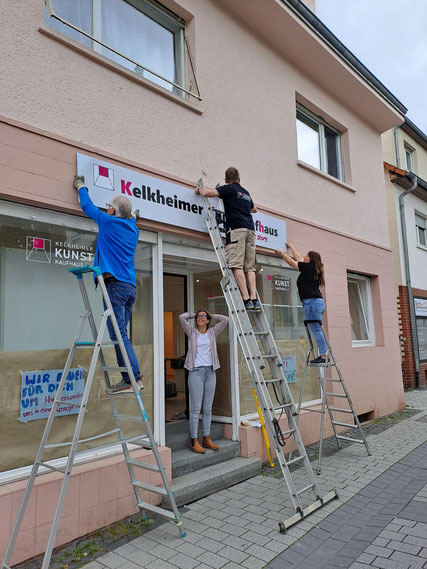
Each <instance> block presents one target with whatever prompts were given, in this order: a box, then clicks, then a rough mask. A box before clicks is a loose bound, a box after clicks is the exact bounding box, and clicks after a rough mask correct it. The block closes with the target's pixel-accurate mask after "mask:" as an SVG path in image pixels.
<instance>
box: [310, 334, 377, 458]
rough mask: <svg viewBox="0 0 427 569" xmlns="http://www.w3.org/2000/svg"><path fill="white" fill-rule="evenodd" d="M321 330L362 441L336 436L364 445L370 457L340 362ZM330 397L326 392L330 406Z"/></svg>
mask: <svg viewBox="0 0 427 569" xmlns="http://www.w3.org/2000/svg"><path fill="white" fill-rule="evenodd" d="M320 328H321V330H322V333H323V336H324V337H325V340H326V345H327V347H328V351H329V353H330V355H331V359H332V362H333V366H332V367H335V369H336V370H337V374H338V378H339V382H340V384H341V386H342V388H343V391H344V394H345V398H346V399H347V402H348V404H349V406H350V410H351V413H352V415H353V419H354V422H355V426H356V428H357V429H358V431H359V434H360V436H361V437H362V440H361V441H360V440H358V439H350V438H349V437H343V436H342V435H339V434H338V435H336V436H337V439H339V440H347V441H348V440H351V441H353V442H357V443H360V444H363V445H364V446H365V449H366V452H367V455H368V456H371V455H372V453H371V451H370V450H369V445H368V441H367V440H366V437H365V434H364V432H363V429H362V425H361V424H360V421H359V418H358V416H357V414H356V411H355V409H354V405H353V402H352V400H351V397H350V393H349V391H348V389H347V386H346V384H345V381H344V378H343V375H342V373H341V370H340V367H339V365H338V362H337V361H336V359H335V355H334V352H333V350H332V347H331V345H330V343H329V338H328V336H327V335H326V332H325V328H324V327H323V324H320ZM334 396H335V397H336V395H335V394H333V395H330V397H334ZM328 397H329V394H328V392H326V390H325V398H326V401H327V403H328V405H329V400H328ZM329 409H330V412H334V411H337V409H336V408H335V406H329ZM337 412H339V411H337ZM334 424H335V425H340V426H345V424H343V423H340V422H338V421H334Z"/></svg>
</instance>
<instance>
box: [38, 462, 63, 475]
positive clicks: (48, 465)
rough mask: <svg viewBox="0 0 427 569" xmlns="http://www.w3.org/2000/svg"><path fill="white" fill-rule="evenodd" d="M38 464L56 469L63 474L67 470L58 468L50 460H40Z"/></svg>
mask: <svg viewBox="0 0 427 569" xmlns="http://www.w3.org/2000/svg"><path fill="white" fill-rule="evenodd" d="M38 464H39V466H44V467H45V468H49V469H50V470H55V471H56V472H61V473H62V474H64V472H65V468H58V467H56V466H52V465H51V464H49V463H48V462H39V463H38Z"/></svg>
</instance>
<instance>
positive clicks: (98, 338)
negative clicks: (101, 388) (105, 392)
mask: <svg viewBox="0 0 427 569" xmlns="http://www.w3.org/2000/svg"><path fill="white" fill-rule="evenodd" d="M94 269H97V268H96V267H95V268H94V267H89V266H87V267H83V269H70V272H72V273H74V274H75V276H77V278H78V282H79V286H80V291H81V293H82V297H83V301H84V305H85V309H86V310H85V312H84V313H83V314H82V315H81V316H80V320H79V324H78V326H77V329H76V332H75V335H74V339H73V343H72V346H71V348H70V351H69V353H68V357H67V360H66V364H65V366H64V370H63V373H62V376H61V380H60V382H59V385H58V389H57V392H56V396H55V399H54V402H53V404H52V409H51V412H50V413H49V417H48V420H47V422H46V425H45V429H44V433H43V436H42V439H41V443H40V446H39V449H38V452H37V455H36V459H35V461H34V464H33V467H32V470H31V474H30V477H29V480H28V483H27V487H26V490H25V492H24V496H23V499H22V502H21V506H20V509H19V512H18V515H17V518H16V521H15V524H14V527H13V530H12V534H11V537H10V539H9V543H8V547H7V550H6V553H5V556H4V559H3V562H2V569H9V566H8V563H9V560H10V557H11V555H12V553H13V550H14V547H15V544H16V539H17V537H18V533H19V529H20V526H21V524H22V520H23V517H24V514H25V510H26V507H27V505H28V500H29V498H30V495H31V491H32V489H33V486H34V482H35V479H36V477H37V474H38V470H39V467H40V466H44V467H46V468H49V469H50V470H53V471H57V472H61V473H63V475H64V478H63V481H62V485H61V489H60V493H59V496H58V500H57V507H56V510H55V514H54V518H53V522H52V526H51V530H50V534H49V539H48V543H47V546H46V550H45V555H44V557H43V564H42V568H41V569H48V567H49V562H50V559H51V556H52V551H53V546H54V542H55V538H56V534H57V529H58V525H59V521H60V516H61V512H62V508H63V504H64V501H65V496H66V491H67V487H68V483H69V479H70V476H71V470H72V466H73V464H74V458H75V454H76V451H77V447H78V444H79V443H80V442H87V441H89V440H93V439H97V438H101V437H103V436H107V435H110V434H113V433H114V432H118V433H119V434H120V440H121V441H123V440H124V435H123V431H122V428H121V424H120V421H119V414H118V412H117V408H116V406H115V403H114V401H113V396H110V403H111V405H112V409H113V416H114V419H115V422H116V426H117V428H116V429H114V430H112V431H108V432H106V433H102V434H100V435H95V436H94V437H90V438H88V439H84V441H83V440H80V438H79V437H80V432H81V428H82V425H83V419H84V413H85V411H86V406H87V401H88V398H89V394H90V390H91V387H92V382H93V377H94V373H95V369H96V365H97V361H98V359H99V360H100V363H101V369H102V372H103V374H104V379H105V381H106V384H107V386H108V387H109V386H110V385H111V383H110V380H109V375H108V371H107V370H108V369H111V368H107V366H106V365H105V358H104V355H103V353H102V346H107V345H115V344H119V346H120V344H122V345H121V346H120V348H121V352H122V356H123V358H124V360H125V364H126V365H127V366H128V367H127V368H124V369H127V371H128V373H129V377H130V378H131V381H132V379H133V382H134V383H135V378H134V376H133V372H132V368H131V366H130V362H129V358H128V356H127V352H126V349H125V347H124V344H123V339H122V337H121V334H120V330H119V328H118V325H117V320H116V319H115V316H114V312H113V310H112V306H111V301H110V299H109V296H108V292H107V290H106V288H105V283H104V282H103V279H102V275H100V273H99V275H98V282H100V280H102V284H101V289H102V292H103V298H104V299H105V300H106V306H107V308H106V310H105V311H104V313H103V315H102V320H101V324H100V327H99V331H97V329H96V324H95V320H94V317H93V313H92V310H91V307H90V303H89V298H88V296H87V291H86V288H85V286H84V282H83V277H82V273H83V272H90V271H93V272H95V274H97V271H96V270H94ZM98 272H99V269H98ZM109 317H110V318H111V322H112V324H113V327H114V328H115V333H116V337H117V339H118V341H117V342H103V337H104V335H105V330H106V327H107V325H106V324H107V319H108V318H109ZM86 320H87V321H88V322H89V326H90V329H91V332H92V336H93V339H94V341H93V342H78V341H77V340H78V339H79V338H80V336H81V333H82V331H83V327H84V324H85V322H86ZM81 346H94V352H93V354H92V358H91V363H90V367H89V372H88V375H87V378H86V385H85V389H84V392H83V397H82V402H81V404H80V405H76V404H71V403H67V402H63V401H61V397H62V394H63V389H64V386H65V382H66V379H67V377H68V373H69V371H70V368H71V365H72V361H73V358H74V355H75V351H76V349H77V348H78V347H81ZM126 360H127V361H126ZM113 369H120V368H118V367H115V366H113ZM135 386H136V383H135ZM135 386H133V387H134V391H135V394H136V395H137V399H138V404H139V407H140V410H141V414H142V415H143V418H144V422H145V426H146V428H147V427H148V429H147V434H148V437H149V439H150V448H151V449H152V450H153V452H154V455H155V458H156V462H157V465H158V468H157V469H156V468H155V467H153V465H150V464H146V465H145V464H143V463H137V462H136V461H132V460H131V458H130V456H129V452H128V448H127V442H122V443H121V446H122V449H123V452H124V455H125V459H126V460H125V462H126V464H127V467H128V470H129V475H130V478H131V483H132V485H133V488H134V492H135V495H136V498H137V502H138V506H139V507H140V508H141V507H144V508H146V509H151V510H152V511H155V512H156V513H160V514H162V515H165V516H166V517H169V518H173V519H174V521H175V523H176V525H177V526H178V527H179V530H180V533H181V536H182V537H185V531H184V530H183V527H182V521H181V515H180V514H179V512H178V509H177V507H176V502H175V500H174V497H173V492H172V490H171V488H170V485H169V481H168V479H167V476H166V471H165V467H164V466H163V463H162V460H161V457H160V454H159V452H158V448H157V443H156V442H155V440H154V437H153V434H152V432H151V427H150V424H149V422H148V417H147V415H146V413H145V409H144V405H143V403H142V399H141V395H140V393H139V389H136V390H135ZM137 391H138V393H137ZM60 404H61V405H65V406H74V407H79V408H80V410H79V414H78V417H77V421H76V425H75V429H74V434H73V438H72V440H71V441H70V442H68V443H56V444H47V441H48V438H49V435H50V432H51V429H52V426H53V421H54V419H55V418H56V417H55V414H56V407H57V406H58V405H60ZM137 438H138V439H139V438H142V437H141V436H139V437H137ZM135 439H136V438H135ZM134 442H135V443H137V440H135V441H134ZM67 445H69V446H70V452H69V455H68V459H67V463H66V466H65V468H56V467H54V466H52V465H49V464H47V463H44V462H43V461H42V457H43V453H44V451H45V449H46V448H54V447H58V446H67ZM142 446H145V448H147V445H142ZM134 465H135V466H140V467H142V468H147V469H150V470H156V471H158V472H160V474H161V476H162V479H163V483H164V487H165V492H158V493H162V494H168V495H169V497H170V501H171V505H172V508H173V514H172V513H171V512H169V511H168V510H163V508H159V507H157V506H152V505H151V504H146V503H145V502H144V501H143V500H142V499H141V497H140V495H139V489H138V487H137V485H138V486H141V487H146V489H148V490H150V491H154V492H155V491H156V490H157V491H158V490H159V489H157V488H156V487H155V486H151V485H143V483H140V482H138V481H137V480H136V478H135V476H134V472H133V466H134Z"/></svg>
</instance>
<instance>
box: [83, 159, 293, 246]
mask: <svg viewBox="0 0 427 569" xmlns="http://www.w3.org/2000/svg"><path fill="white" fill-rule="evenodd" d="M77 172H78V174H79V175H80V176H84V177H85V181H86V184H87V186H88V188H89V195H90V197H91V199H92V201H93V203H94V204H95V205H96V206H98V207H101V208H104V209H105V207H106V204H108V203H109V202H110V201H111V199H112V198H113V197H114V196H116V195H124V196H126V197H127V198H128V199H129V200H130V201H131V202H132V209H134V210H135V209H139V211H140V215H141V217H142V218H144V219H150V220H153V221H159V222H161V223H168V224H170V225H175V226H178V227H185V228H186V229H194V230H195V231H203V232H205V233H207V227H206V222H205V215H204V211H203V209H204V207H203V205H204V202H203V199H202V197H201V196H199V195H198V194H196V193H195V191H194V190H193V189H191V188H187V187H185V186H181V185H180V184H174V183H173V182H167V181H166V180H161V179H159V178H154V177H153V176H147V175H145V174H141V173H139V172H135V171H133V170H129V169H127V168H122V167H121V166H117V165H116V164H110V163H108V162H104V161H101V160H98V159H97V158H92V157H91V156H86V155H84V154H77ZM248 189H249V191H250V188H248ZM212 201H214V200H212ZM217 201H219V200H217ZM220 209H222V207H220ZM253 218H254V223H255V233H256V244H257V245H259V246H260V247H266V248H267V249H277V248H283V246H284V244H285V242H286V222H285V221H283V220H280V219H278V218H277V217H273V216H270V215H266V214H263V213H256V214H254V216H253Z"/></svg>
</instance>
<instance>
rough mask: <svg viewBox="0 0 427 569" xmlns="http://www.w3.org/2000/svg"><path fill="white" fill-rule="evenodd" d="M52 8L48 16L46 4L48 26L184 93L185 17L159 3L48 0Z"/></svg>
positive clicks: (181, 94) (176, 91) (166, 86)
mask: <svg viewBox="0 0 427 569" xmlns="http://www.w3.org/2000/svg"><path fill="white" fill-rule="evenodd" d="M52 8H53V11H54V12H53V13H54V16H53V17H50V16H49V13H48V10H46V12H45V22H46V23H47V24H48V25H49V26H51V27H52V28H54V29H56V30H57V31H59V32H61V33H63V34H65V35H67V36H69V37H70V38H72V39H73V40H75V41H77V42H79V43H81V44H83V45H85V46H86V47H89V48H91V49H93V50H94V51H97V52H99V53H101V54H102V55H104V56H105V57H108V58H109V59H111V60H112V61H114V62H116V63H118V64H120V65H122V66H123V67H126V68H127V69H129V70H130V71H133V72H135V73H136V74H138V75H140V76H141V77H144V78H146V79H148V80H149V81H152V82H153V83H156V84H157V85H160V86H161V87H164V88H165V89H167V90H169V91H172V92H174V93H176V94H178V95H180V96H185V92H184V91H183V90H182V89H180V88H179V86H181V87H184V88H185V83H186V80H185V67H186V64H188V61H187V56H188V53H187V46H186V42H185V36H184V28H185V25H184V24H185V23H184V21H183V20H182V19H181V18H179V17H178V16H177V15H175V14H174V13H173V12H171V11H170V10H168V9H167V8H165V7H164V6H162V5H161V4H160V3H158V2H156V1H155V0H126V1H125V0H102V1H101V0H73V1H72V2H70V0H52ZM76 28H77V29H76ZM78 30H80V31H78ZM81 32H84V33H81ZM84 34H87V35H84ZM190 64H191V62H190Z"/></svg>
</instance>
